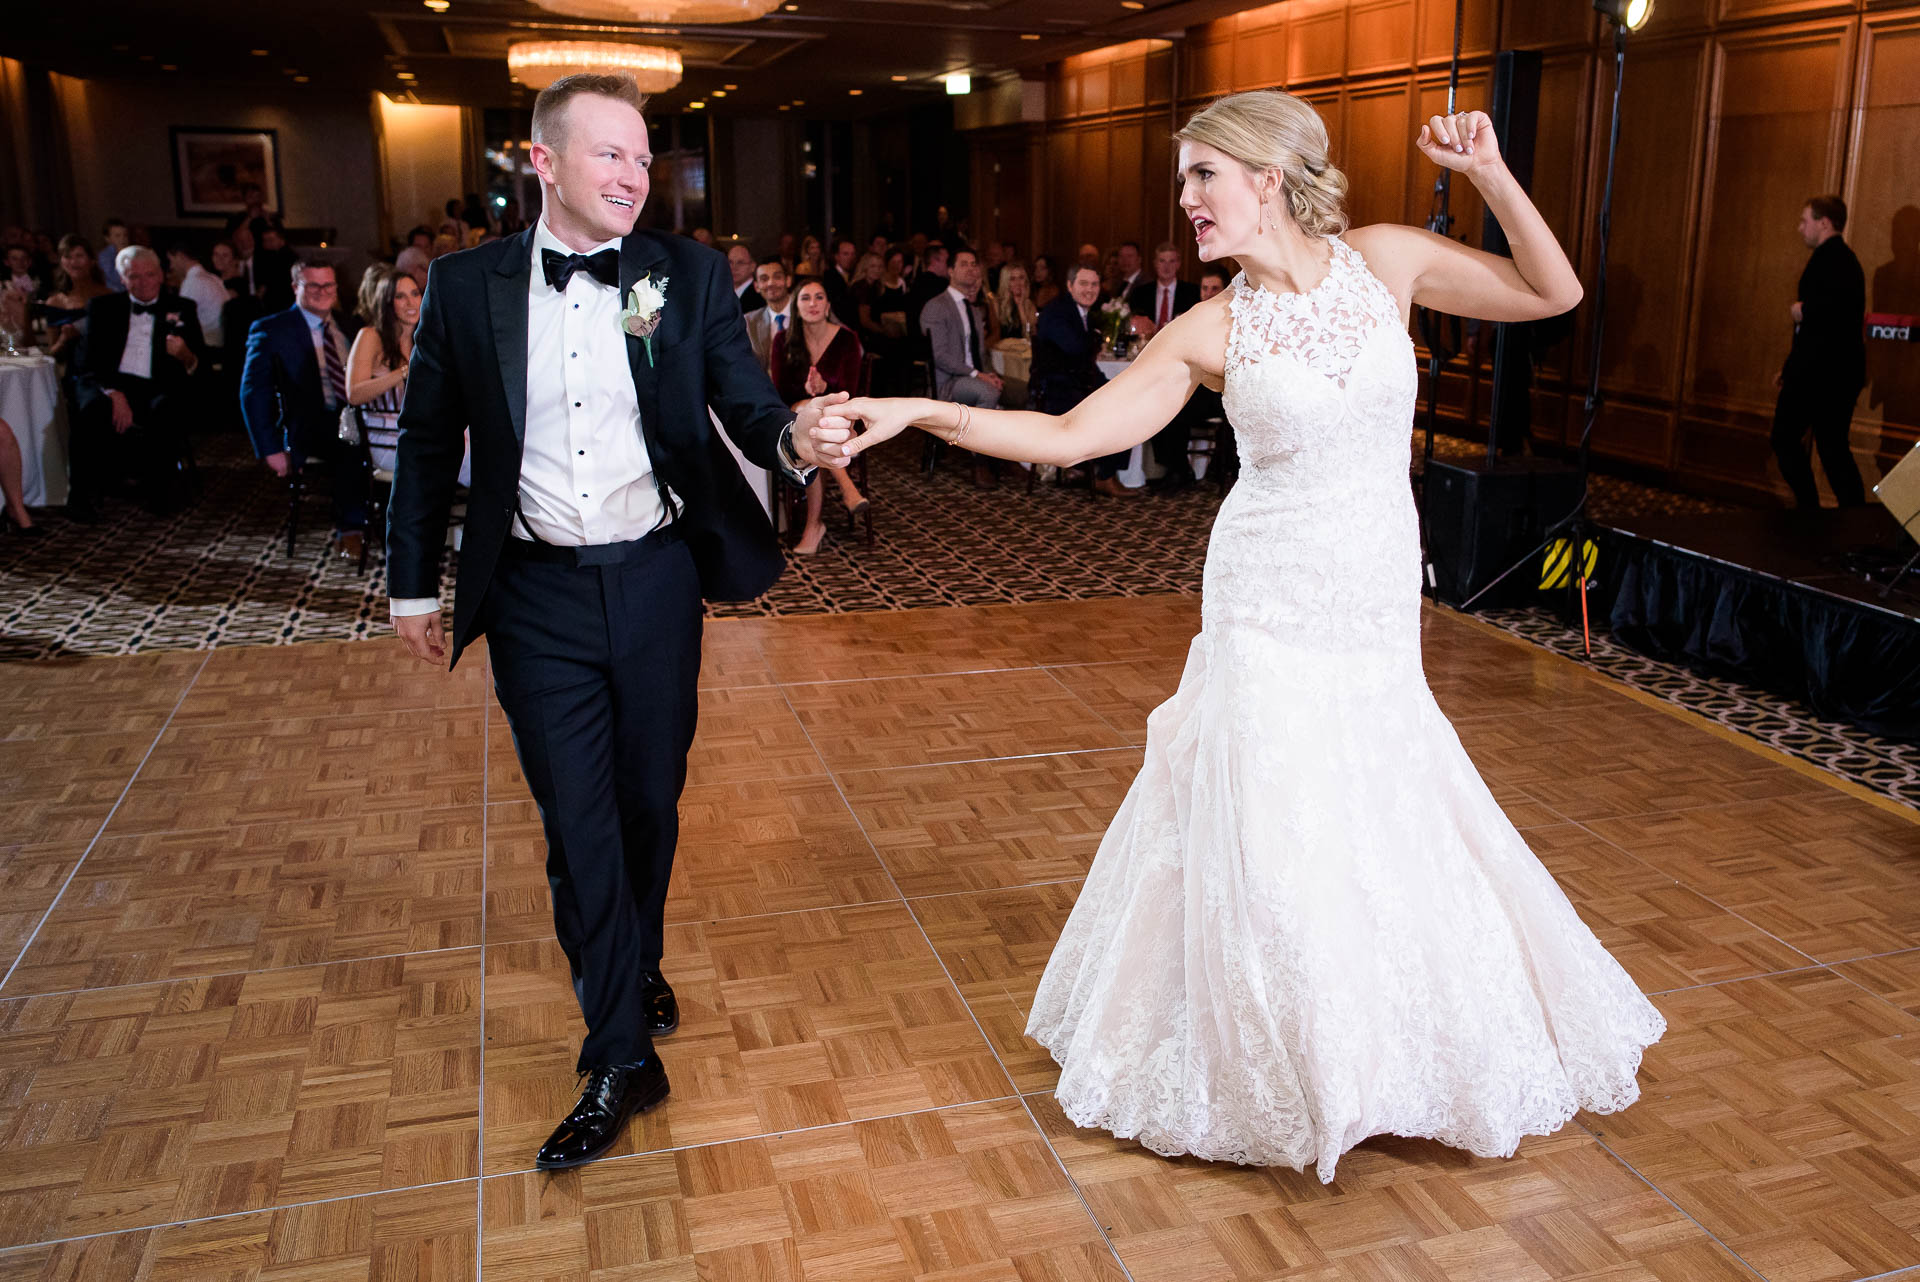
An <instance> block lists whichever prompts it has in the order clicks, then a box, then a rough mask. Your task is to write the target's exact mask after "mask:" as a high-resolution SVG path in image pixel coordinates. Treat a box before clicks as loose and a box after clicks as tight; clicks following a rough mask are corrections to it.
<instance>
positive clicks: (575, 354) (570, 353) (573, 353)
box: [567, 352, 580, 356]
mask: <svg viewBox="0 0 1920 1282" xmlns="http://www.w3.org/2000/svg"><path fill="white" fill-rule="evenodd" d="M579 354H580V353H578V352H568V353H567V355H568V356H578V355H579Z"/></svg>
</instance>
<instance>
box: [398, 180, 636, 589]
mask: <svg viewBox="0 0 1920 1282" xmlns="http://www.w3.org/2000/svg"><path fill="white" fill-rule="evenodd" d="M619 248H620V241H619V239H618V238H617V237H616V238H615V239H613V240H609V241H606V242H605V243H603V244H599V245H595V246H593V247H592V248H590V249H588V250H587V251H586V252H587V253H589V254H595V253H599V252H600V251H601V250H603V249H612V250H616V251H617V250H618V249H619ZM543 249H551V250H553V251H554V252H555V253H560V254H571V253H572V252H573V251H572V250H571V249H568V248H567V247H566V246H565V245H564V244H562V243H561V242H560V238H559V237H557V236H555V235H554V234H553V232H552V231H550V230H549V229H548V228H547V220H546V218H545V216H544V215H543V216H542V217H541V219H540V222H539V225H538V226H537V227H535V228H534V233H533V262H532V264H531V270H530V271H529V272H528V278H527V420H526V427H527V433H526V440H525V441H524V442H523V443H522V446H521V452H520V513H521V517H524V518H525V522H526V524H525V526H523V525H522V524H521V519H520V517H516V518H515V519H514V520H513V522H512V524H511V525H509V526H508V530H509V532H510V533H511V534H512V535H513V536H514V537H515V538H518V539H528V538H531V537H532V536H531V535H529V534H528V533H527V529H528V527H531V529H532V531H533V535H537V536H538V537H539V539H540V541H541V542H542V543H554V544H558V545H560V546H563V547H584V546H587V545H589V544H599V543H625V542H628V541H630V540H632V539H638V538H644V537H645V536H646V535H647V534H648V533H650V532H651V531H652V530H653V529H654V528H655V527H656V526H659V525H661V524H663V523H664V521H663V518H665V519H671V518H670V515H669V514H668V513H667V512H666V510H665V508H664V506H663V505H662V504H661V502H660V493H659V491H658V490H657V489H656V488H655V487H654V479H653V460H652V458H651V457H650V456H649V455H648V454H647V442H646V438H645V437H643V436H642V435H641V434H640V397H639V393H637V392H636V391H634V387H633V371H632V370H631V369H630V368H629V367H628V365H627V337H626V332H625V331H624V330H622V329H621V328H620V309H621V299H620V287H619V286H618V285H602V284H601V283H600V282H599V281H597V280H595V279H594V278H593V275H592V273H590V272H585V271H577V272H575V273H574V274H573V276H572V277H571V278H569V279H568V281H567V288H566V291H565V292H564V293H562V292H561V291H559V290H556V289H554V287H553V286H551V285H549V284H548V283H547V274H546V271H545V269H544V268H543V267H542V266H541V262H540V251H541V250H543ZM668 306H672V303H671V302H669V303H668ZM391 608H392V612H393V614H394V615H395V616H396V617H400V616H404V615H410V614H432V613H434V612H435V611H437V610H438V609H439V608H440V602H439V601H438V600H437V599H435V598H433V597H395V598H393V602H392V607H391Z"/></svg>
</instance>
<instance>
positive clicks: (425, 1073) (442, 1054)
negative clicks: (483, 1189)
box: [0, 948, 480, 1246]
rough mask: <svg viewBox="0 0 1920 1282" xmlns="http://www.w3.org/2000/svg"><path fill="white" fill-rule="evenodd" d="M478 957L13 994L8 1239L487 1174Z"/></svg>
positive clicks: (0, 1079) (0, 1125) (0, 1174)
mask: <svg viewBox="0 0 1920 1282" xmlns="http://www.w3.org/2000/svg"><path fill="white" fill-rule="evenodd" d="M479 997H480V951H479V950H478V949H474V948H470V949H463V950H460V951H457V952H450V953H428V954H419V955H415V956H411V957H393V958H383V959H380V960H375V961H359V962H342V963H339V964H336V965H332V966H311V967H302V968H298V969H294V970H284V971H271V972H265V973H259V974H253V975H226V976H220V977H218V978H212V979H194V980H180V981H176V982H174V983H169V984H147V985H138V986H133V987H127V988H108V989H98V990H94V991H91V992H84V993H66V994H61V995H58V996H49V997H27V998H15V999H12V1000H8V1001H0V1151H4V1152H5V1153H6V1154H7V1159H8V1160H7V1163H6V1165H5V1168H4V1170H0V1245H7V1246H11V1245H17V1244H22V1243H31V1242H36V1241H46V1240H50V1239H55V1238H66V1237H77V1236H81V1235H86V1234H96V1233H107V1232H114V1231H117V1230H123V1229H134V1228H146V1227H152V1226H156V1225H163V1224H167V1223H171V1222H173V1221H176V1220H185V1219H194V1218H201V1217H205V1216H212V1215H223V1214H230V1213H233V1212H238V1211H253V1210H261V1209H265V1208H268V1207H272V1206H275V1205H285V1204H291V1203H296V1202H310V1201H316V1200H319V1199H323V1198H337V1197H348V1196H356V1195H361V1194H368V1193H374V1192H379V1191H382V1190H386V1189H393V1188H402V1187H410V1186H415V1185H420V1184H426V1183H432V1182H437V1181H444V1180H451V1179H464V1178H470V1177H472V1176H474V1175H477V1174H478V1171H477V1170H476V1169H475V1160H476V1156H477V1154H478V1149H479V1146H478V1140H479V1136H478V1107H479V1102H480V1101H479V1072H480V1002H479Z"/></svg>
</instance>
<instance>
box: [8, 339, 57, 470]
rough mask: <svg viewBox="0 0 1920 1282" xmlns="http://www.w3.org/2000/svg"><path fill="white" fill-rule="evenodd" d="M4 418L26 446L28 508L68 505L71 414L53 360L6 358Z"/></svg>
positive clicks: (23, 458) (22, 453) (23, 461)
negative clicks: (69, 422)
mask: <svg viewBox="0 0 1920 1282" xmlns="http://www.w3.org/2000/svg"><path fill="white" fill-rule="evenodd" d="M0 418H3V419H5V420H6V421H7V423H8V425H10V426H11V427H12V428H13V434H14V436H15V437H16V438H17V439H18V440H19V442H20V462H21V464H22V467H21V491H22V493H23V495H24V498H25V500H26V504H27V506H28V507H58V506H59V505H61V504H63V503H65V502H66V501H67V408H66V403H65V401H64V399H63V398H62V397H61V395H60V375H59V373H58V372H57V371H56V370H55V368H54V363H53V357H51V356H0Z"/></svg>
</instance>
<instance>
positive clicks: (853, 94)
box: [847, 89, 866, 98]
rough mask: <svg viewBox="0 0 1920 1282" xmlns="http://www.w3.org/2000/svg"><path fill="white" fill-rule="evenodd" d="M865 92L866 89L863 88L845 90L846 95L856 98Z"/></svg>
mask: <svg viewBox="0 0 1920 1282" xmlns="http://www.w3.org/2000/svg"><path fill="white" fill-rule="evenodd" d="M865 92H866V90H864V89H849V90H847V97H849V98H858V97H859V96H860V95H861V94H863V93H865Z"/></svg>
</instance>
